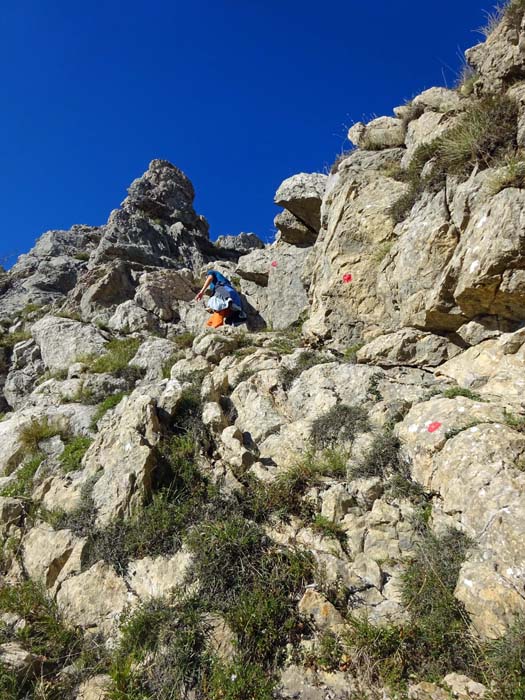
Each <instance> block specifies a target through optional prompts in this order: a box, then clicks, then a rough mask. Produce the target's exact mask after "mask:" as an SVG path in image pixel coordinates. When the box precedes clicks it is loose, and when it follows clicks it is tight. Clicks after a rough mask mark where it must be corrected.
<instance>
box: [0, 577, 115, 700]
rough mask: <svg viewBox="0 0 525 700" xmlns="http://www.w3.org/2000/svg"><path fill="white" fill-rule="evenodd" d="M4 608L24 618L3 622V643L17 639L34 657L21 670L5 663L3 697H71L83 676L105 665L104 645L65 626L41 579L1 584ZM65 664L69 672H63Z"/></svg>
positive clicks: (0, 676)
mask: <svg viewBox="0 0 525 700" xmlns="http://www.w3.org/2000/svg"><path fill="white" fill-rule="evenodd" d="M0 613H9V614H11V615H13V616H15V619H18V620H20V621H23V623H24V624H23V625H20V626H18V627H17V626H16V625H13V624H12V623H11V624H10V623H9V622H5V621H4V622H2V623H0V643H6V642H11V643H17V644H19V645H21V646H22V647H23V648H24V649H25V650H26V651H28V652H29V653H30V654H31V655H32V656H33V660H32V667H28V669H27V670H26V671H25V672H23V673H22V674H17V673H15V672H14V671H10V670H9V669H8V668H6V667H2V666H1V665H0V691H1V697H2V700H22V699H25V698H42V699H43V700H48V699H49V700H69V699H71V700H72V699H73V698H74V697H75V690H76V686H77V685H78V683H79V682H80V681H82V680H83V679H85V678H86V677H89V676H90V675H92V674H93V673H96V672H97V670H98V671H99V672H103V671H104V670H105V668H106V660H105V658H104V656H105V655H104V653H103V652H102V649H103V646H102V645H101V644H97V639H96V638H95V639H92V640H91V641H90V640H84V639H83V638H82V634H81V632H80V631H78V630H75V629H73V628H72V627H68V626H66V625H65V623H64V621H63V619H62V617H61V615H60V613H59V611H58V609H57V607H56V605H55V603H54V602H53V601H52V600H51V598H50V597H49V596H48V594H47V593H46V592H45V591H44V589H43V587H41V586H40V585H39V584H37V583H34V582H33V581H24V582H21V583H19V584H17V585H13V586H9V587H7V586H4V587H2V588H1V589H0ZM71 664H74V666H71ZM66 668H69V669H70V673H62V671H63V670H64V669H66Z"/></svg>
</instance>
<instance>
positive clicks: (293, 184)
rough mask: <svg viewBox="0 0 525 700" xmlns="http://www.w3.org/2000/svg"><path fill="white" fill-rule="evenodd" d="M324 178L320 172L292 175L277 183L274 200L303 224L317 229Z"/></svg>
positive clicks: (324, 184) (319, 221) (318, 226)
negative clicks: (277, 187)
mask: <svg viewBox="0 0 525 700" xmlns="http://www.w3.org/2000/svg"><path fill="white" fill-rule="evenodd" d="M326 179H327V178H326V175H323V174H322V173H299V174H297V175H292V177H289V178H288V179H286V180H284V182H282V183H281V184H280V185H279V189H278V190H277V192H276V193H275V199H274V201H275V203H276V204H278V205H279V206H281V207H284V208H285V209H287V210H288V211H289V212H291V213H292V214H293V215H294V216H296V217H297V218H298V219H299V221H302V222H303V224H305V226H307V227H308V228H310V229H312V230H313V231H319V228H320V226H321V218H320V209H321V200H322V198H323V194H324V190H325V186H326Z"/></svg>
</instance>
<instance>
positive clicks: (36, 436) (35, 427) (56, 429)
mask: <svg viewBox="0 0 525 700" xmlns="http://www.w3.org/2000/svg"><path fill="white" fill-rule="evenodd" d="M56 435H61V436H63V437H66V436H67V434H66V433H65V432H64V430H62V429H61V428H60V426H59V425H58V424H56V423H53V422H52V421H50V420H49V419H48V418H43V419H41V420H33V421H31V423H30V424H29V425H27V426H25V427H24V428H22V430H21V431H20V442H21V443H22V444H23V446H24V447H25V449H26V450H27V451H28V452H37V451H38V446H39V444H40V443H41V442H43V441H44V440H49V439H50V438H52V437H55V436H56Z"/></svg>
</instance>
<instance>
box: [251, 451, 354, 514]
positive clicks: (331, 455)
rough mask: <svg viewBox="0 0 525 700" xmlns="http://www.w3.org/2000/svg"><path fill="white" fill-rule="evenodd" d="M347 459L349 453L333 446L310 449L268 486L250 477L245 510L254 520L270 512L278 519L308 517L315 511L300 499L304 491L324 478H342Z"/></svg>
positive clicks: (321, 481) (344, 476) (345, 469)
mask: <svg viewBox="0 0 525 700" xmlns="http://www.w3.org/2000/svg"><path fill="white" fill-rule="evenodd" d="M347 460H348V454H347V453H346V452H345V451H344V450H339V449H335V448H332V449H327V450H324V451H322V452H309V453H307V454H306V455H305V456H304V457H303V458H302V459H298V460H297V461H296V462H295V463H294V464H293V465H292V466H291V467H289V468H288V469H286V470H285V471H283V472H281V473H280V474H279V475H278V477H277V479H276V480H275V481H273V482H272V483H271V484H269V485H267V484H263V483H261V482H259V481H257V480H255V479H252V480H251V481H250V482H249V489H248V492H247V494H246V497H245V504H244V505H245V508H246V511H247V512H248V513H249V514H250V517H253V518H254V519H255V520H257V521H261V520H264V519H266V518H267V517H268V516H269V515H270V514H271V513H273V514H275V515H277V516H278V517H281V518H284V517H287V516H289V515H299V516H301V517H303V518H306V519H308V520H310V519H311V518H312V517H313V515H314V510H313V505H312V504H311V503H309V502H308V501H305V500H304V499H303V496H304V494H305V492H306V491H307V490H308V489H309V488H310V487H312V486H318V485H320V484H322V483H323V481H324V480H325V479H327V478H334V479H345V478H346V472H347V468H346V463H347Z"/></svg>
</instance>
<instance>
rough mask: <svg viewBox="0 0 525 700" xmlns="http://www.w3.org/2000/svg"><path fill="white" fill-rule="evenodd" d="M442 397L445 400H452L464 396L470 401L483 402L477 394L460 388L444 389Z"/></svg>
mask: <svg viewBox="0 0 525 700" xmlns="http://www.w3.org/2000/svg"><path fill="white" fill-rule="evenodd" d="M443 396H444V397H445V398H446V399H453V398H455V397H456V396H465V397H466V398H467V399H472V401H485V399H482V398H481V396H480V395H479V394H476V392H475V391H471V390H470V389H465V388H464V387H462V386H451V387H450V388H449V389H445V391H444V392H443Z"/></svg>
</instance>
